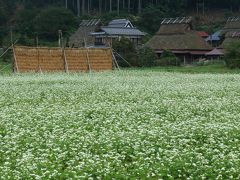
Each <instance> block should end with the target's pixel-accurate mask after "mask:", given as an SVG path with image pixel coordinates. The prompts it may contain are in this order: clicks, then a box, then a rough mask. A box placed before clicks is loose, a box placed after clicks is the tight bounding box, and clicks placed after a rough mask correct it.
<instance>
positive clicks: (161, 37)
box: [146, 20, 212, 50]
mask: <svg viewBox="0 0 240 180" xmlns="http://www.w3.org/2000/svg"><path fill="white" fill-rule="evenodd" d="M172 22H174V20H173V21H172ZM146 45H147V46H148V47H150V48H152V49H154V50H163V49H169V50H210V49H212V48H211V46H210V45H209V44H208V43H206V42H205V41H204V40H203V39H202V38H201V36H199V35H198V33H197V31H194V30H192V26H191V22H190V21H187V23H186V22H183V23H179V22H178V23H168V24H166V23H162V25H161V27H160V29H159V31H158V32H157V33H156V35H155V36H153V38H152V39H150V41H149V42H148V43H147V44H146Z"/></svg>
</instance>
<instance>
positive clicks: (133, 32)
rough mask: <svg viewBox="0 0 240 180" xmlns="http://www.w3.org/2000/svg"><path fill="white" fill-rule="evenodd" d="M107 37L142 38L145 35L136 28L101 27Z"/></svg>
mask: <svg viewBox="0 0 240 180" xmlns="http://www.w3.org/2000/svg"><path fill="white" fill-rule="evenodd" d="M101 29H102V31H104V32H105V33H106V34H108V35H128V36H144V35H145V33H143V32H141V31H140V30H138V29H136V28H115V27H102V28H101Z"/></svg>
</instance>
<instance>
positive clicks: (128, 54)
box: [113, 38, 138, 67]
mask: <svg viewBox="0 0 240 180" xmlns="http://www.w3.org/2000/svg"><path fill="white" fill-rule="evenodd" d="M113 49H114V51H116V52H117V53H118V54H120V55H121V56H122V58H124V59H125V60H126V61H127V62H128V63H129V64H130V65H131V66H138V62H137V60H138V56H137V51H136V49H135V47H134V44H133V43H132V42H131V41H130V40H129V39H127V38H121V39H120V40H115V41H113ZM116 58H117V60H118V63H119V65H120V66H121V67H129V64H128V63H126V62H125V61H124V60H123V59H122V58H121V57H119V56H117V57H116Z"/></svg>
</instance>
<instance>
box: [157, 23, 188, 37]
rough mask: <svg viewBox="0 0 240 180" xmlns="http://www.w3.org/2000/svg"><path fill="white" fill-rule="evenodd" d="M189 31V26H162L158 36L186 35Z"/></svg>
mask: <svg viewBox="0 0 240 180" xmlns="http://www.w3.org/2000/svg"><path fill="white" fill-rule="evenodd" d="M189 29H190V25H188V24H162V25H161V27H160V29H159V31H158V32H157V35H168V34H169V35H170V34H184V33H186V32H187V31H188V30H189Z"/></svg>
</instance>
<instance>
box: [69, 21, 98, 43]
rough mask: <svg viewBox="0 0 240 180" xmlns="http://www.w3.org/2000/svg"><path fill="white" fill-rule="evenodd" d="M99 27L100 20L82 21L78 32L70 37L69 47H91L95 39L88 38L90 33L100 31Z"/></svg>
mask: <svg viewBox="0 0 240 180" xmlns="http://www.w3.org/2000/svg"><path fill="white" fill-rule="evenodd" d="M100 26H101V20H100V19H90V20H83V21H82V22H81V24H80V25H79V28H78V30H77V31H76V32H75V33H74V34H73V35H72V36H71V37H70V39H69V43H68V45H69V47H86V46H93V45H94V42H95V39H94V37H92V36H90V33H91V32H94V31H97V30H98V29H100Z"/></svg>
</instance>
